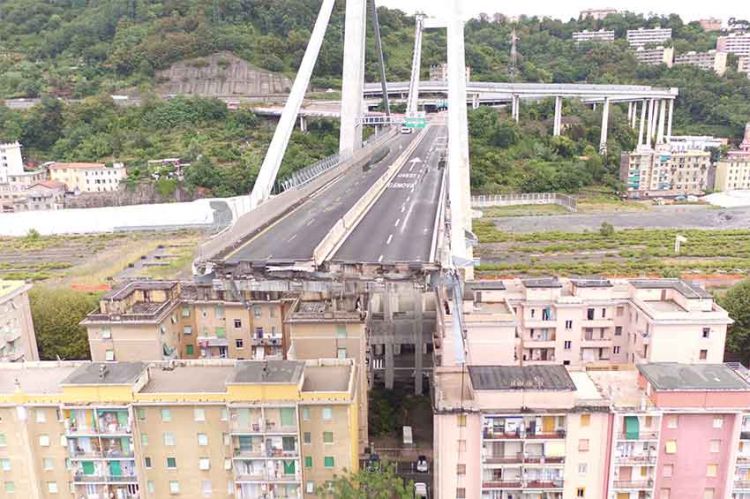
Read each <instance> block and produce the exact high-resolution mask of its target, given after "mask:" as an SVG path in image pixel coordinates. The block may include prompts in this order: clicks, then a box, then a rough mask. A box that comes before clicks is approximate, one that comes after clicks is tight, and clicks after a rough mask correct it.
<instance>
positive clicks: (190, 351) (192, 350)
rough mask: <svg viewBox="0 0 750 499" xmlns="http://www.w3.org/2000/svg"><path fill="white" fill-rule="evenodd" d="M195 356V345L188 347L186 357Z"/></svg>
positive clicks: (186, 347)
mask: <svg viewBox="0 0 750 499" xmlns="http://www.w3.org/2000/svg"><path fill="white" fill-rule="evenodd" d="M193 354H195V347H194V346H193V345H186V346H185V355H193Z"/></svg>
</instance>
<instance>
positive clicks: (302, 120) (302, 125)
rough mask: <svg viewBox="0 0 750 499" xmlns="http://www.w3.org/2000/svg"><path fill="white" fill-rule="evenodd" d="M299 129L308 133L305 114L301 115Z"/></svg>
mask: <svg viewBox="0 0 750 499" xmlns="http://www.w3.org/2000/svg"><path fill="white" fill-rule="evenodd" d="M299 130H300V132H302V133H307V119H306V118H305V117H304V116H300V117H299Z"/></svg>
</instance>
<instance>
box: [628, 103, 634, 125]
mask: <svg viewBox="0 0 750 499" xmlns="http://www.w3.org/2000/svg"><path fill="white" fill-rule="evenodd" d="M632 119H633V103H632V102H628V123H630V120H632Z"/></svg>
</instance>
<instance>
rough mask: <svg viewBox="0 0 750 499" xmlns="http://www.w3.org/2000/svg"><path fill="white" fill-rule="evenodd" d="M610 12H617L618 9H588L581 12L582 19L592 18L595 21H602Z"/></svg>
mask: <svg viewBox="0 0 750 499" xmlns="http://www.w3.org/2000/svg"><path fill="white" fill-rule="evenodd" d="M610 14H617V9H609V8H605V9H586V10H582V11H581V13H580V14H579V18H580V19H586V18H591V19H593V20H595V21H601V20H602V19H604V18H606V17H607V16H608V15H610Z"/></svg>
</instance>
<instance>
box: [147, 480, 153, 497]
mask: <svg viewBox="0 0 750 499" xmlns="http://www.w3.org/2000/svg"><path fill="white" fill-rule="evenodd" d="M146 489H147V490H148V493H149V494H153V493H154V489H155V487H154V482H153V481H151V480H149V481H148V482H146Z"/></svg>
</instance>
